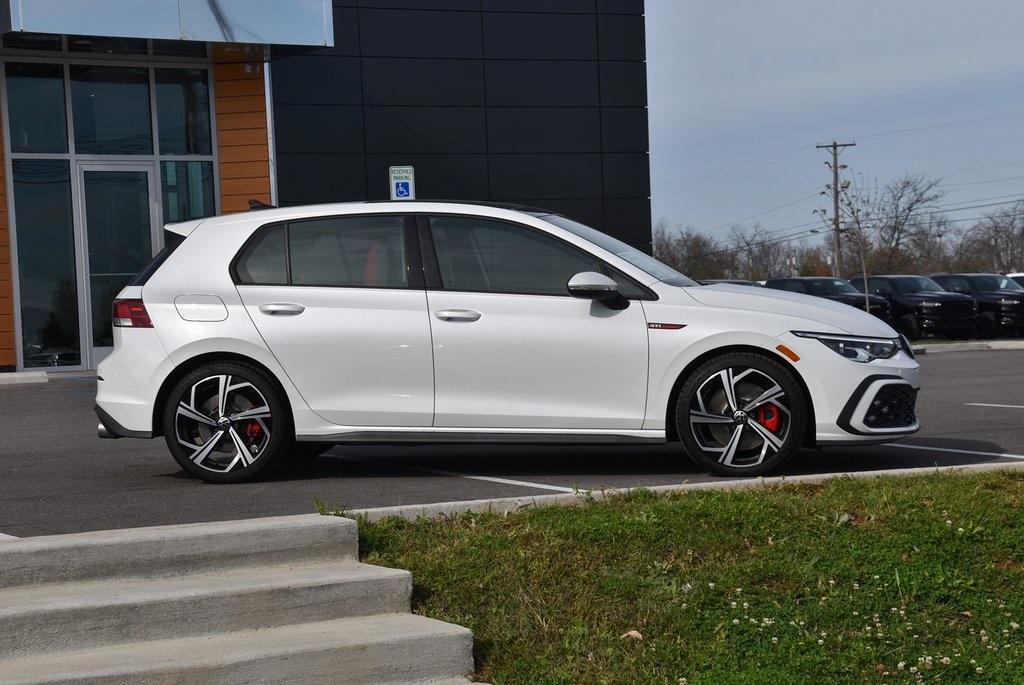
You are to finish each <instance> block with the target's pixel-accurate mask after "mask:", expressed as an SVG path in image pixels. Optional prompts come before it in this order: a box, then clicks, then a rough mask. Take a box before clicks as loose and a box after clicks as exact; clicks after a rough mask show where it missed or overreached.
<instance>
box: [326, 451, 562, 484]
mask: <svg viewBox="0 0 1024 685" xmlns="http://www.w3.org/2000/svg"><path fill="white" fill-rule="evenodd" d="M344 458H345V459H348V460H350V461H361V462H364V463H368V464H375V465H377V466H390V467H392V468H399V469H403V470H405V471H418V472H419V473H430V474H433V475H435V476H452V477H454V478H468V479H470V480H482V481H487V482H488V483H501V484H502V485H518V486H520V487H524V488H536V489H537V490H554V491H555V492H576V490H577V489H576V488H566V487H562V486H561V485H548V484H547V483H531V482H530V481H526V480H513V479H511V478H497V477H495V476H477V475H474V474H471V473H459V472H458V471H445V470H444V469H431V468H426V467H423V466H409V465H408V464H389V463H387V462H384V461H379V460H377V459H365V458H363V457H349V456H346V457H344Z"/></svg>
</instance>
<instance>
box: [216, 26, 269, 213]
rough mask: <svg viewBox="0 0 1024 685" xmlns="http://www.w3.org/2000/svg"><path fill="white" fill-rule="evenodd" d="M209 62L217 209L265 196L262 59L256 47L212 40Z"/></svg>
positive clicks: (236, 208) (243, 206) (240, 206)
mask: <svg viewBox="0 0 1024 685" xmlns="http://www.w3.org/2000/svg"><path fill="white" fill-rule="evenodd" d="M213 62H214V64H213V90H214V108H215V109H216V112H217V154H218V159H219V162H220V169H219V170H218V173H219V174H220V211H221V212H222V213H224V214H228V213H230V212H245V211H248V209H249V200H259V201H261V202H266V203H268V204H269V203H270V199H271V198H270V146H269V144H268V142H267V103H266V98H265V97H264V83H263V76H264V73H265V69H266V65H265V64H264V63H263V56H262V53H261V52H260V50H259V49H258V48H255V47H252V46H247V45H233V44H225V45H218V46H215V47H214V49H213Z"/></svg>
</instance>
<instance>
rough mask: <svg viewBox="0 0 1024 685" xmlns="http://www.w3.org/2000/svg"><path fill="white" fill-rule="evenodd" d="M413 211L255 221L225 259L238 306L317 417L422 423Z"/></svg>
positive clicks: (425, 368)
mask: <svg viewBox="0 0 1024 685" xmlns="http://www.w3.org/2000/svg"><path fill="white" fill-rule="evenodd" d="M415 243H416V230H415V219H414V218H412V217H408V218H406V217H403V216H400V215H380V214H364V215H352V216H343V217H328V218H316V219H310V220H302V221H293V222H290V223H287V224H277V225H273V226H268V227H264V228H263V229H260V231H258V232H257V233H256V234H255V235H254V236H253V238H252V239H251V240H250V241H249V243H247V245H246V247H245V248H243V250H242V252H241V253H240V255H239V258H238V259H237V260H236V263H235V265H234V267H233V268H234V271H235V273H234V277H235V282H236V283H238V292H239V294H240V295H241V298H242V301H243V303H244V304H245V307H246V310H247V311H248V312H249V315H250V316H251V317H252V320H253V322H254V323H255V324H256V327H257V329H259V332H260V334H261V335H262V336H263V339H264V340H265V341H266V343H267V346H268V347H269V348H270V350H271V352H272V353H273V354H274V356H275V357H276V358H277V360H278V361H279V362H280V363H281V366H282V367H283V368H284V370H285V372H286V373H287V374H288V376H289V377H290V378H291V380H292V382H293V383H294V384H295V386H296V388H298V390H299V392H300V393H301V394H302V396H303V398H305V400H306V402H307V403H308V404H309V406H310V408H311V409H313V411H315V412H316V413H317V414H319V415H320V416H322V417H323V418H324V419H326V420H328V421H330V422H332V423H336V424H339V425H345V426H429V425H430V424H431V422H432V420H433V414H434V377H433V361H432V358H431V349H430V324H429V322H428V320H427V300H426V292H425V290H424V288H423V274H422V269H421V267H420V263H419V248H418V247H417V246H416V245H415Z"/></svg>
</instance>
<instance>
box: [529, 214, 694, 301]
mask: <svg viewBox="0 0 1024 685" xmlns="http://www.w3.org/2000/svg"><path fill="white" fill-rule="evenodd" d="M544 221H547V222H549V223H552V224H554V225H555V226H558V227H559V228H564V229H565V230H567V231H569V232H570V233H573V234H575V235H577V236H579V237H580V238H583V239H584V240H587V241H590V242H592V243H594V244H595V245H597V246H598V247H600V248H602V249H604V250H608V251H609V252H611V253H612V254H613V255H615V256H616V257H619V258H620V259H624V260H625V261H627V262H629V263H630V264H632V265H633V266H635V267H636V268H638V269H640V270H641V271H644V272H645V273H648V274H650V275H651V276H653V277H654V278H657V279H658V280H659V281H661V282H662V283H667V284H669V285H678V286H683V287H689V286H694V285H697V281H694V280H692V279H690V278H689V277H687V276H684V275H683V274H681V273H679V272H678V271H676V270H675V269H673V268H672V267H670V266H667V265H665V264H662V263H661V262H659V261H658V260H657V259H655V258H654V257H652V256H650V255H649V254H646V253H644V252H641V251H640V250H638V249H636V248H635V247H633V246H632V245H627V244H626V243H624V242H622V241H621V240H617V239H615V238H613V237H611V236H610V235H607V234H605V233H602V232H601V231H598V230H597V229H596V228H591V227H590V226H584V225H583V224H581V223H578V222H576V221H573V220H572V219H567V218H565V217H564V216H559V215H557V214H551V215H549V216H545V217H544Z"/></svg>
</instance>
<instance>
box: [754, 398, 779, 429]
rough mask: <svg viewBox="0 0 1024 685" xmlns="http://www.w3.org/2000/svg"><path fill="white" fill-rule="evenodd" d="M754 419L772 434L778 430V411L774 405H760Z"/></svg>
mask: <svg viewBox="0 0 1024 685" xmlns="http://www.w3.org/2000/svg"><path fill="white" fill-rule="evenodd" d="M754 418H755V419H756V420H757V422H758V423H759V424H761V425H762V426H764V427H765V428H767V429H768V430H770V431H771V432H772V433H774V432H776V431H777V430H779V409H778V407H776V406H775V405H774V404H762V405H761V406H760V407H758V408H757V414H756V415H755V416H754Z"/></svg>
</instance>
